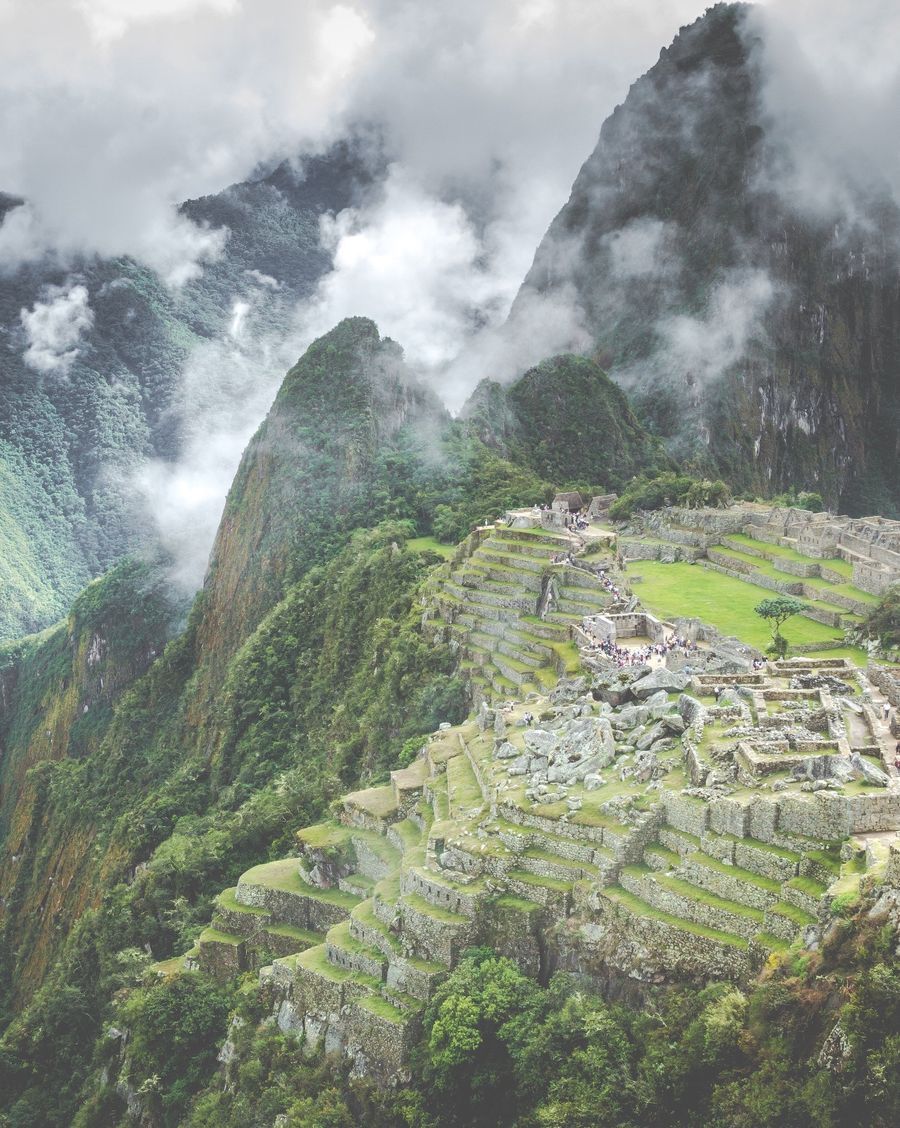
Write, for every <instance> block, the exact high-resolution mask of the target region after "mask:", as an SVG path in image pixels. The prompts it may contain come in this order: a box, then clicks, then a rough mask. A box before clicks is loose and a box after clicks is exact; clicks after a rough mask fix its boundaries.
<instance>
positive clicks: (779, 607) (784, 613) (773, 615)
mask: <svg viewBox="0 0 900 1128" xmlns="http://www.w3.org/2000/svg"><path fill="white" fill-rule="evenodd" d="M803 609H804V605H803V604H802V603H801V602H800V601H799V600H798V599H792V598H791V597H790V596H786V595H781V596H778V597H777V598H776V599H764V600H762V602H760V603H757V605H756V606H755V607H754V608H753V610H754V612H755V613H756V614H757V615H759V617H760V618H761V619H765V620H766V622H768V623H771V625H772V643H771V645H770V646H769V647H768V650H769V652H770V653H772V654H774V655H775V656H776V657H778V658H783V657H784V656H785V654H787V649H788V640H787V639H786V638H785V637H784V635H783V634H782V633H781V628H782V627H783V626H784V624H785V623H786V622H787V621H788V619H792V618H793V617H794V616H795V615H799V614H801V613H802V611H803Z"/></svg>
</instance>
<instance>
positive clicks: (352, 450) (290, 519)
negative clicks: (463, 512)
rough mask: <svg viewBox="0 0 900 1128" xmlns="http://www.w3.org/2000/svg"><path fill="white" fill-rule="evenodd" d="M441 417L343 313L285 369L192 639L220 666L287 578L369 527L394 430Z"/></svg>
mask: <svg viewBox="0 0 900 1128" xmlns="http://www.w3.org/2000/svg"><path fill="white" fill-rule="evenodd" d="M447 419H448V417H447V414H446V412H445V410H444V408H443V407H442V406H441V404H440V403H439V401H438V400H437V399H436V398H435V397H434V395H433V394H432V393H430V392H429V391H428V390H427V389H426V388H424V387H423V386H422V385H420V384H418V383H417V382H416V381H415V379H414V378H413V377H412V375H411V374H410V372H409V370H408V369H407V367H406V365H405V364H404V361H403V355H402V350H401V349H400V348H399V346H398V345H397V344H396V342H394V341H392V340H391V339H390V338H388V337H382V336H381V335H380V334H379V332H378V328H377V326H376V325H375V324H374V322H372V321H370V320H368V319H367V318H363V317H353V318H347V319H346V320H344V321H342V322H340V324H338V325H337V326H335V328H334V329H332V330H331V331H330V332H328V333H326V334H325V335H324V336H322V337H320V338H319V339H318V340H316V341H314V342H313V343H312V344H311V345H310V346H309V348H308V349H307V350H306V352H305V353H304V354H303V356H302V357H301V358H300V359H299V360H298V361H297V363H296V364H295V365H294V367H293V368H292V369H291V370H290V371H289V372H288V373H287V375H286V377H285V379H284V382H283V384H282V386H281V389H280V390H279V392H278V394H277V396H276V397H275V402H274V403H273V405H272V408H271V410H270V411H269V413H268V415H267V416H266V419H265V420H264V421H263V423H262V424H261V426H260V427H259V430H258V431H257V432H256V434H255V435H254V437H253V439H252V440H251V441H250V444H249V445H248V447H247V449H246V451H245V452H244V456H243V458H242V460H241V464H240V467H239V469H238V472H237V475H236V477H235V480H234V484H233V485H232V488H231V491H230V492H229V495H228V499H227V502H226V504H225V512H224V514H223V516H222V521H221V524H220V526H219V531H218V533H217V536H216V540H215V544H214V546H213V550H212V556H211V562H210V568H209V573H208V575H207V579H206V584H205V586H204V591H203V614H202V617H201V620H200V625H199V633H198V640H199V645H200V647H201V652H204V653H205V654H206V655H207V656H208V660H209V662H210V663H211V664H212V666H213V667H214V668H216V669H220V668H221V666H222V663H223V662H225V661H227V659H228V658H229V657H230V656H231V654H233V653H234V651H235V649H236V648H237V647H238V646H239V645H240V643H241V642H242V641H243V639H244V638H245V637H246V635H247V633H248V631H249V630H250V629H252V628H253V627H254V626H255V625H256V624H257V623H258V622H259V620H260V619H261V618H262V616H263V615H264V614H265V613H266V612H267V611H268V610H269V609H270V608H271V607H272V606H273V605H274V604H275V603H276V602H277V600H278V599H279V598H280V597H281V595H282V593H283V591H284V585H285V583H287V582H290V581H292V580H295V579H297V578H299V577H300V576H301V575H303V574H304V572H305V571H306V570H307V569H308V568H309V567H310V566H312V565H313V564H316V563H321V562H322V561H324V560H326V559H328V558H329V557H330V556H331V555H333V553H334V552H335V551H336V549H337V547H338V546H339V545H340V544H341V543H342V542H343V540H344V539H345V538H346V535H347V532H348V530H350V529H352V528H355V527H358V526H361V525H362V526H364V525H367V524H374V523H375V520H376V518H374V517H373V516H372V513H373V504H374V498H375V495H376V492H377V491H378V489H379V488H380V487H383V486H384V485H385V482H386V476H387V474H388V466H387V460H388V456H389V454H390V452H391V450H392V449H393V447H394V446H395V444H396V443H397V442H398V441H400V439H401V436H403V435H405V434H407V433H411V434H412V436H413V437H412V439H411V441H413V442H414V440H415V434H416V432H417V430H418V429H422V430H423V431H425V432H427V431H429V430H430V429H432V428H434V427H435V426H440V425H441V424H442V423H444V422H446V421H447Z"/></svg>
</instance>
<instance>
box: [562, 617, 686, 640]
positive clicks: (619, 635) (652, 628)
mask: <svg viewBox="0 0 900 1128" xmlns="http://www.w3.org/2000/svg"><path fill="white" fill-rule="evenodd" d="M581 625H582V628H583V629H584V631H585V632H586V633H587V634H589V635H590V636H591V637H592V638H594V639H596V640H598V641H599V642H616V641H618V640H619V639H623V638H649V639H650V641H651V642H664V641H665V637H666V630H665V627H664V626H663V624H662V623H661V622H660V621H659V619H657V618H656V617H655V616H654V615H648V614H647V613H646V612H643V611H640V612H635V613H634V614H622V615H585V617H584V618H583V619H582V620H581Z"/></svg>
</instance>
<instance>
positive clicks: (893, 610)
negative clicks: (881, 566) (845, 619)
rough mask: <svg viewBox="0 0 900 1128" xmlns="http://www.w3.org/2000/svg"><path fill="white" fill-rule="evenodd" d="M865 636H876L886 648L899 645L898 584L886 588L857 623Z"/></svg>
mask: <svg viewBox="0 0 900 1128" xmlns="http://www.w3.org/2000/svg"><path fill="white" fill-rule="evenodd" d="M859 632H860V634H861V635H862V636H863V637H865V638H877V639H878V641H879V642H880V644H881V646H882V647H883V648H884V649H885V650H887V649H891V648H894V647H900V584H894V585H893V587H890V588H888V590H887V591H886V592H885V593H884V595H883V596H882V597H881V599H879V600H878V603H877V604H876V605H875V606H874V607H873V608H872V610H871V611H870V612H869V614H868V615H867V616H866V617H865V619H864V620H863V621H862V623H860V625H859Z"/></svg>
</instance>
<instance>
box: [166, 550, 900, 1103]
mask: <svg viewBox="0 0 900 1128" xmlns="http://www.w3.org/2000/svg"><path fill="white" fill-rule="evenodd" d="M717 532H718V534H719V535H721V530H717ZM760 543H764V542H760ZM571 548H572V542H571V541H570V540H569V539H567V538H564V537H558V536H555V535H553V534H552V533H548V532H546V531H545V530H528V529H521V530H517V529H512V528H490V529H482V530H478V532H477V533H476V534H473V536H472V537H471V538H470V539H469V540H468V541H467V542H465V544H464V545H462V546H461V547H460V550H459V552H458V553H457V557H456V559H455V561H454V563H453V564H452V565H447V566H442V567H440V568H438V569H437V571H436V573H435V579H434V582H433V584H432V587H431V592H430V594H429V597H428V602H427V606H426V608H425V610H424V619H423V622H424V624H425V626H426V628H427V629H428V630H430V631H432V632H434V633H435V634H437V633H441V634H442V635H443V636H444V637H448V638H450V639H451V640H454V641H455V642H456V644H457V646H458V648H459V654H460V661H461V666H462V668H463V669H464V670H466V672H467V674H468V676H469V678H470V680H471V683H472V687H473V690H474V694H475V697H476V700H477V701H478V702H479V707H478V709H477V713H476V716H475V717H474V719H470V720H469V721H468V722H466V723H465V724H463V725H459V726H456V727H453V728H451V727H447V726H443V727H442V729H441V730H440V731H438V732H436V733H434V734H433V735H432V736H431V737H430V738H428V739H427V740H425V741H423V747H422V749H421V751H420V753H419V755H418V756H417V757H416V759H415V760H414V761H413V762H412V764H411V765H410V766H409V767H406V768H403V769H400V770H398V771H395V772H392V773H391V776H390V782H389V783H387V784H385V785H384V786H377V787H371V788H368V789H366V790H362V791H357V792H354V793H352V794H349V795H346V796H345V797H344V798H343V800H342V801H341V803H340V805H339V809H338V811H337V813H336V815H335V817H334V818H333V819H332V820H329V821H327V822H325V823H322V824H319V825H317V826H314V827H308V828H306V829H304V830H301V831H299V832H298V834H297V856H295V857H290V858H285V859H282V860H280V861H276V862H269V863H265V864H263V865H260V866H256V867H254V868H253V869H251V870H248V871H247V873H245V874H243V876H242V877H241V879H240V881H239V882H238V884H237V886H236V887H235V888H234V889H229V890H225V891H224V892H223V893H222V894H221V895H220V897H219V899H218V904H217V909H216V914H215V916H214V918H213V920H212V922H211V926H210V927H209V928H208V929H207V930H205V931H204V932H203V933H202V935H201V936H200V938H199V941H198V944H197V946H196V948H195V949H194V950H193V951H192V952H190V953H189V954H188V956H187V957H186V958H185V964H186V966H187V967H189V968H199V969H200V970H202V971H204V972H206V973H208V974H211V975H214V976H218V977H226V976H230V975H233V974H235V973H237V972H240V971H246V970H258V971H259V974H260V977H261V979H262V981H263V982H264V983H265V984H267V985H268V986H269V987H270V988H271V990H272V992H273V998H274V1000H275V1002H274V1012H273V1013H274V1015H275V1017H276V1020H277V1022H278V1024H279V1026H280V1027H281V1029H283V1030H285V1031H292V1032H296V1033H298V1034H302V1035H303V1036H305V1038H306V1039H307V1041H308V1042H309V1043H310V1044H317V1043H322V1044H324V1046H325V1048H326V1049H327V1050H333V1051H339V1052H341V1053H343V1054H345V1055H346V1056H347V1057H348V1058H349V1059H350V1060H351V1062H352V1069H353V1072H354V1073H356V1074H367V1075H370V1076H372V1077H373V1078H374V1079H375V1080H377V1081H378V1082H380V1083H384V1084H387V1083H393V1082H394V1081H397V1080H402V1079H403V1078H405V1077H406V1076H408V1059H409V1051H410V1048H411V1046H412V1044H413V1042H414V1040H415V1038H416V1036H417V1033H418V1029H419V1022H420V1016H421V1013H422V1010H423V1008H424V1006H425V1005H426V1003H427V1002H428V1000H429V999H430V998H431V997H432V994H433V992H434V990H435V989H436V987H437V986H438V984H439V983H440V982H441V981H442V979H443V978H444V977H445V976H446V975H447V974H448V972H449V971H450V970H451V969H452V968H453V967H454V966H455V964H456V963H457V962H458V960H459V959H460V957H461V955H462V954H463V952H464V951H465V950H466V949H467V948H469V947H471V946H472V945H474V944H487V945H491V946H493V947H494V948H495V949H496V950H497V951H499V952H501V953H503V954H505V955H507V956H509V957H510V958H512V959H514V960H515V961H516V962H517V963H518V964H519V966H520V967H521V968H522V969H523V970H524V971H525V972H526V973H527V974H529V975H533V976H535V977H536V978H538V979H540V980H541V981H542V982H543V981H546V979H547V978H548V977H549V975H550V974H551V973H552V972H553V971H555V970H557V969H565V970H568V971H570V972H574V973H577V974H579V975H583V976H586V977H588V978H589V979H593V980H594V981H595V982H596V983H597V984H598V986H602V985H604V984H609V983H610V981H611V980H618V981H619V982H620V983H621V984H623V985H628V989H629V990H632V991H634V990H639V989H640V988H639V985H640V984H641V983H642V982H645V983H662V982H676V981H680V982H685V981H688V982H696V983H703V982H706V981H708V980H709V979H711V978H718V979H729V980H732V981H735V982H739V983H741V982H746V981H747V980H748V979H749V978H750V977H752V976H753V975H754V974H755V973H756V972H757V971H758V970H759V969H760V967H761V966H762V965H763V964H764V962H765V961H766V960H767V959H768V958H770V957H771V956H772V955H773V954H777V953H779V952H783V951H784V950H786V949H787V948H788V947H789V946H790V945H792V944H805V945H815V944H817V943H818V942H819V940H820V937H821V934H822V931H823V928H824V926H825V924H826V922H827V919H828V914H829V910H830V905H831V902H832V900H833V899H834V898H835V897H836V896H841V895H845V894H850V895H852V894H853V891H854V890H855V889H856V888H858V886H859V882H860V880H861V879H862V878H863V877H864V876H866V877H870V876H873V875H874V876H875V877H877V876H878V875H879V874H880V872H881V871H882V870H883V869H884V866H885V864H886V853H887V846H886V844H885V841H884V839H885V833H884V832H887V831H896V830H897V829H898V828H900V780H898V779H896V778H895V777H894V776H893V768H892V767H891V766H890V764H889V762H888V759H889V754H890V748H889V744H888V737H889V734H887V736H886V733H885V726H884V725H883V724H882V723H881V722H880V721H879V718H878V715H877V708H876V706H877V702H878V700H880V697H879V694H880V693H881V690H880V689H878V688H876V687H873V686H872V685H871V684H870V683H869V682H868V680H867V679H866V676H865V675H864V674H862V673H861V672H859V671H857V670H855V669H854V668H853V667H852V666H850V665H849V664H848V663H847V662H845V661H843V660H841V659H831V660H829V659H803V660H788V661H786V662H775V663H769V664H768V665H767V666H766V667H765V668H764V669H760V670H756V671H748V672H743V673H723V672H721V669H718V670H717V669H716V665H715V662H716V655H715V653H714V651H708V652H703V653H698V654H697V655H696V656H695V658H694V659H692V660H691V662H690V663H689V664H688V666H687V668H683V669H668V668H658V669H652V670H651V669H650V668H649V667H648V666H628V667H626V668H624V669H614V668H611V669H609V670H605V669H604V668H603V667H602V664H598V665H597V666H596V667H595V668H594V670H593V672H592V674H591V675H590V680H588V678H587V677H585V676H581V674H580V669H579V663H578V652H577V650H576V649H575V647H574V644H573V643H572V641H571V633H572V632H573V631H574V630H576V628H577V627H578V625H579V624H580V623H581V622H582V620H583V619H584V618H585V616H588V615H597V614H601V613H603V612H608V611H609V610H610V608H612V613H613V614H617V613H620V612H618V611H617V610H616V602H615V601H614V599H613V597H612V595H611V594H610V592H609V591H608V590H607V589H606V588H605V587H604V586H603V585H602V584H601V583H600V582H599V580H598V579H597V577H596V575H594V574H593V573H592V572H590V571H588V570H585V569H584V568H583V567H579V566H577V565H576V564H574V563H571V562H563V561H562V559H561V556H562V554H565V553H566V552H568V551H569V550H570V549H571ZM555 561H560V562H555ZM673 664H674V663H673ZM678 664H680V665H682V666H684V665H685V662H684V660H681V661H680V662H679V663H678ZM720 667H721V663H720ZM163 970H166V971H168V970H170V968H169V965H165V966H164V968H163Z"/></svg>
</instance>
